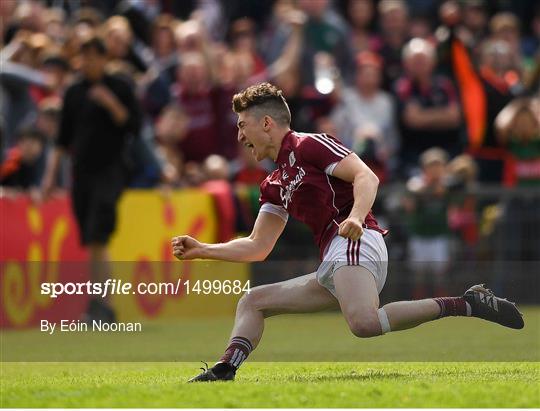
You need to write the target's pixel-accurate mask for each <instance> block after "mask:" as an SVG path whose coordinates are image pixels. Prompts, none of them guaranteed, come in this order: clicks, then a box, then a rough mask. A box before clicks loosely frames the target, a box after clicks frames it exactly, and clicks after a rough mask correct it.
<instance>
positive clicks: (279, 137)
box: [269, 127, 291, 162]
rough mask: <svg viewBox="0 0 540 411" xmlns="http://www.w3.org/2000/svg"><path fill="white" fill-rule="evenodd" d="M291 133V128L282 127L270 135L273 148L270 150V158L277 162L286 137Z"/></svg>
mask: <svg viewBox="0 0 540 411" xmlns="http://www.w3.org/2000/svg"><path fill="white" fill-rule="evenodd" d="M289 131H291V129H290V128H289V127H280V128H276V129H275V130H273V131H272V132H271V134H270V139H271V140H272V148H271V149H270V153H269V154H270V158H271V159H272V160H273V161H274V162H276V161H277V158H278V155H279V150H280V149H281V144H282V143H283V139H284V138H285V136H286V135H287V134H288V133H289Z"/></svg>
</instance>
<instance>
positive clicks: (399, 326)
mask: <svg viewBox="0 0 540 411" xmlns="http://www.w3.org/2000/svg"><path fill="white" fill-rule="evenodd" d="M352 249H353V250H356V251H357V252H358V255H359V257H360V258H359V259H358V260H357V261H355V262H356V264H359V265H349V264H340V266H339V267H338V268H337V269H336V270H335V272H334V273H333V287H334V292H335V295H336V298H337V299H338V301H339V304H340V307H341V310H342V312H343V315H344V317H345V319H346V321H347V323H348V325H349V328H350V329H351V331H352V332H353V334H355V335H357V336H359V337H373V336H376V335H380V334H384V333H386V332H389V331H398V330H405V329H408V328H412V327H415V326H417V325H420V324H422V323H425V322H427V321H432V320H435V319H438V318H443V317H447V316H475V317H479V318H483V319H486V320H488V321H493V322H496V323H498V324H501V325H504V326H507V327H511V328H522V327H523V319H522V317H521V315H520V313H519V311H518V310H517V308H516V307H515V304H513V303H511V302H509V301H506V300H504V299H501V298H498V297H496V296H494V295H493V293H491V291H490V290H488V289H486V288H484V287H483V286H474V287H471V288H470V289H469V290H467V292H466V293H465V294H464V295H463V296H460V297H439V298H428V299H423V300H416V301H398V302H393V303H390V304H386V305H385V306H384V307H382V308H378V307H379V296H378V294H379V292H380V291H381V290H382V287H383V285H384V281H385V278H386V261H387V260H386V247H385V245H384V242H383V241H382V237H381V236H380V235H378V234H374V233H373V232H370V231H369V230H367V232H366V233H365V234H364V236H362V240H361V243H360V244H359V246H358V247H356V248H355V246H354V245H353V248H352ZM377 259H378V260H377Z"/></svg>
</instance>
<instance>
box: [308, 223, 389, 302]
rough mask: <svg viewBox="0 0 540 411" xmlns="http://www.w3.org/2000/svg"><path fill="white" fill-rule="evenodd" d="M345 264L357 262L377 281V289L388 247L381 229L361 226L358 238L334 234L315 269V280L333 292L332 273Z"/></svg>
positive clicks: (383, 276)
mask: <svg viewBox="0 0 540 411" xmlns="http://www.w3.org/2000/svg"><path fill="white" fill-rule="evenodd" d="M345 265H358V266H361V267H364V268H366V269H367V270H368V271H369V272H370V273H371V274H373V278H375V284H376V285H377V291H378V292H379V293H380V292H381V291H382V289H383V287H384V283H385V282H386V274H387V271H388V251H387V250H386V244H385V242H384V238H383V236H382V234H381V233H379V232H378V231H376V230H371V229H364V234H363V235H362V237H360V239H359V240H358V241H352V240H350V239H348V238H344V237H341V236H339V235H336V236H335V237H334V238H333V239H332V241H331V242H330V245H329V247H328V249H327V250H326V252H325V254H324V257H323V262H322V263H321V265H320V266H319V268H318V269H317V281H318V282H319V284H320V285H322V286H323V287H324V288H326V289H327V290H328V291H330V292H331V293H332V294H333V295H334V296H335V295H336V288H335V286H334V273H335V272H336V270H337V269H338V268H340V267H343V266H345Z"/></svg>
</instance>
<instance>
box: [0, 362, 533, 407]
mask: <svg viewBox="0 0 540 411" xmlns="http://www.w3.org/2000/svg"><path fill="white" fill-rule="evenodd" d="M197 366H198V365H197V364H195V363H177V364H174V363H138V364H137V363H75V364H72V363H62V364H57V363H55V364H41V363H40V364H29V363H26V364H4V365H3V371H2V374H3V376H2V381H3V382H2V407H539V406H540V399H539V397H540V392H539V385H538V372H539V367H538V363H532V364H531V363H247V364H245V366H243V367H242V370H241V372H240V373H239V375H238V378H237V380H236V381H235V382H234V383H230V382H221V383H214V384H185V381H186V379H187V378H188V377H191V376H192V375H193V374H194V372H195V371H196V368H197Z"/></svg>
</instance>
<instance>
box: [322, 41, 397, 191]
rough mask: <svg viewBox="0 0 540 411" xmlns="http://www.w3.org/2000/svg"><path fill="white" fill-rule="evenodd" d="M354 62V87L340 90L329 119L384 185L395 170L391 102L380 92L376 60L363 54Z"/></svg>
mask: <svg viewBox="0 0 540 411" xmlns="http://www.w3.org/2000/svg"><path fill="white" fill-rule="evenodd" d="M356 63H357V74H356V82H355V86H354V87H346V88H345V89H344V90H343V93H342V96H341V101H340V102H339V103H338V105H337V107H336V108H335V109H334V111H333V113H332V120H333V122H334V124H335V125H336V127H337V135H338V136H340V139H341V140H342V141H343V142H344V144H345V145H347V146H348V147H350V148H352V149H353V150H354V151H355V152H356V153H357V154H358V155H359V156H361V157H362V158H363V159H364V161H367V163H368V164H369V165H370V167H372V168H373V169H374V170H375V172H376V174H377V176H378V177H379V179H380V180H381V181H382V182H384V181H385V180H386V179H387V178H388V177H389V176H390V173H391V172H392V171H393V170H395V166H396V162H395V154H396V153H397V148H398V144H399V137H398V133H397V128H396V123H397V121H396V116H395V107H394V101H393V99H392V97H391V96H390V94H388V93H387V92H385V91H383V90H381V85H382V62H381V59H380V57H378V56H377V55H376V54H374V53H372V52H369V51H365V52H362V53H360V54H359V55H358V57H357V59H356Z"/></svg>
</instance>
